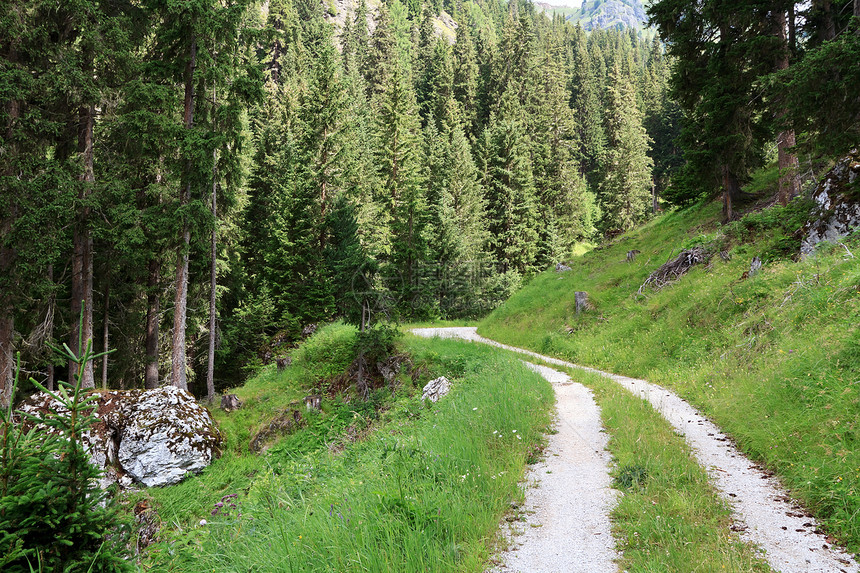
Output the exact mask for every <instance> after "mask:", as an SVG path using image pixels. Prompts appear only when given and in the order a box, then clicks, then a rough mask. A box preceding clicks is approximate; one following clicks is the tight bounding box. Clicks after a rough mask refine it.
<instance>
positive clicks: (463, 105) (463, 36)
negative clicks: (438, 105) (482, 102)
mask: <svg viewBox="0 0 860 573" xmlns="http://www.w3.org/2000/svg"><path fill="white" fill-rule="evenodd" d="M469 28H470V27H469V25H468V24H467V23H466V22H460V24H459V26H457V37H456V42H455V44H454V53H453V57H454V97H455V98H456V100H457V102H458V103H459V104H460V110H461V113H462V115H463V123H464V125H465V130H466V135H468V136H474V135H475V133H476V131H477V124H476V122H477V120H478V102H477V99H478V61H477V56H476V55H475V46H474V42H473V41H472V34H471V31H470V30H469Z"/></svg>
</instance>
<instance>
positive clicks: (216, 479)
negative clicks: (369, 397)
mask: <svg viewBox="0 0 860 573" xmlns="http://www.w3.org/2000/svg"><path fill="white" fill-rule="evenodd" d="M402 349H403V350H404V351H407V352H408V353H409V354H411V355H412V357H413V360H414V362H415V364H416V368H419V369H420V370H421V372H422V374H421V376H420V377H419V378H418V379H416V381H415V384H414V386H413V385H411V383H409V382H407V381H405V380H404V381H403V386H401V387H400V388H399V389H398V390H397V392H396V393H395V395H394V396H391V392H390V390H389V389H383V390H381V391H379V392H378V393H377V395H376V396H375V399H376V400H379V401H380V407H381V410H380V414H379V418H378V420H377V421H376V422H375V423H374V425H372V426H370V427H367V429H366V431H365V434H364V435H363V436H362V437H361V438H360V439H358V440H357V441H354V442H352V441H342V442H340V447H337V448H332V447H328V445H329V444H328V443H323V444H322V447H320V448H316V449H314V450H312V451H307V452H303V453H302V452H300V451H298V450H297V449H296V448H292V447H285V446H278V445H275V446H273V447H272V448H271V449H270V450H269V451H268V453H267V454H266V455H263V456H257V455H250V454H248V453H247V452H245V453H240V452H239V451H238V449H236V450H235V452H236V453H232V452H231V453H229V454H228V455H226V456H225V457H224V458H222V459H221V460H218V461H217V462H215V463H214V464H213V465H212V466H211V467H210V468H208V469H207V470H206V471H205V472H204V473H203V474H201V475H200V476H198V477H196V478H193V479H190V480H188V481H186V482H185V483H183V484H181V485H180V486H176V487H173V488H165V489H164V490H158V491H153V492H150V495H151V496H152V498H153V499H152V501H153V503H154V505H156V507H157V508H158V511H159V512H160V515H161V517H162V519H163V520H164V521H165V525H166V526H167V527H168V529H167V530H166V531H165V535H164V541H163V542H162V543H160V544H158V545H156V546H154V547H153V548H151V549H150V551H149V553H148V559H147V561H146V563H145V567H146V568H147V569H150V570H154V571H225V572H226V571H230V572H234V571H248V570H253V571H273V572H274V571H277V572H282V571H338V572H340V571H391V572H407V571H415V572H418V571H421V572H423V571H472V572H481V571H484V569H485V566H486V563H487V561H488V559H489V556H490V554H491V552H492V551H493V549H494V547H495V544H496V539H497V537H496V536H497V530H498V523H499V520H500V519H501V516H502V515H503V514H504V512H505V511H506V510H507V509H508V508H509V507H510V503H511V501H514V500H519V499H521V498H522V492H521V489H520V485H519V482H520V480H521V478H522V476H523V473H524V468H525V466H526V461H527V460H528V459H530V458H533V457H534V453H535V451H536V450H537V449H539V448H540V447H541V444H542V443H543V433H544V431H546V429H547V427H548V426H549V424H550V419H551V418H550V411H551V406H552V403H553V393H552V388H551V387H550V385H549V383H548V382H546V381H545V380H544V379H543V378H541V377H540V376H538V375H537V374H535V373H533V372H531V371H529V370H528V369H526V368H525V367H524V366H523V365H522V364H521V363H520V362H519V361H518V360H516V359H514V358H511V357H508V356H506V355H504V353H502V352H500V351H498V350H496V349H492V348H487V347H483V346H479V345H466V344H462V343H459V342H456V341H445V340H426V339H418V338H415V337H411V336H410V337H407V338H406V339H405V341H404V342H403V348H402ZM294 366H295V367H299V366H298V365H295V364H294ZM437 375H445V376H447V377H448V378H449V379H450V380H451V381H452V382H453V389H452V391H451V394H450V395H449V396H448V397H447V398H445V399H443V400H441V401H440V402H438V403H437V404H434V405H432V406H427V405H425V404H423V403H422V402H421V401H420V392H418V389H419V388H420V386H421V385H422V384H423V383H424V382H426V381H427V380H428V379H429V378H430V377H435V376H437ZM266 376H270V375H269V374H265V375H264V377H263V378H264V379H265V377H266ZM271 376H272V378H271V380H272V382H273V383H277V384H282V385H284V386H289V383H287V382H284V380H283V379H286V378H288V377H289V376H290V374H289V372H284V373H281V374H280V375H278V374H272V375H271ZM278 376H281V377H283V379H279V378H278ZM258 384H260V382H259V380H258V381H255V382H253V383H252V384H251V385H250V388H251V389H250V390H249V391H248V392H249V393H248V394H245V396H246V397H247V396H249V395H254V396H256V399H257V400H258V401H259V402H258V406H255V408H256V409H257V410H259V403H263V402H264V397H265V392H261V391H260V390H259V388H257V385H258ZM241 392H242V390H241V389H237V394H240V395H242V394H241ZM273 399H274V398H273ZM355 400H356V398H353V405H354V407H355V409H356V410H358V409H359V408H358V404H357V403H356V402H354V401H355ZM330 408H331V411H332V412H337V411H342V410H340V408H343V407H342V406H334V405H330ZM239 412H241V410H239ZM236 413H238V412H234V413H232V414H230V416H233V415H234V414H236ZM258 413H259V411H258ZM328 419H331V418H330V417H329V418H328ZM310 438H311V436H310V435H309V436H308V439H310ZM289 439H290V438H287V439H286V440H285V441H284V444H286V443H287V442H289ZM233 494H235V496H236V497H229V498H227V499H226V501H224V499H223V498H224V496H232V495H233ZM219 503H220V504H222V505H220V506H219V505H218V504H219ZM233 505H235V507H233ZM200 520H205V521H206V523H205V524H201V521H200Z"/></svg>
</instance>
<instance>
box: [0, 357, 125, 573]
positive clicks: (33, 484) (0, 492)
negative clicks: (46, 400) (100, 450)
mask: <svg viewBox="0 0 860 573" xmlns="http://www.w3.org/2000/svg"><path fill="white" fill-rule="evenodd" d="M63 355H64V358H67V359H69V360H72V361H73V362H74V363H75V364H77V365H78V366H79V368H78V372H77V373H76V375H75V384H67V383H65V382H60V384H59V386H60V387H59V390H58V391H56V392H48V390H47V389H46V388H44V387H43V386H42V385H41V384H39V383H38V382H36V381H35V380H32V379H31V380H30V382H31V383H32V384H34V385H35V386H36V387H37V388H39V389H40V390H42V391H43V392H48V393H49V394H51V396H52V397H53V398H54V400H56V403H57V404H58V406H57V407H56V410H55V411H51V412H45V413H40V414H37V415H30V414H23V413H21V412H18V413H17V414H14V413H13V410H12V407H11V406H10V407H9V408H7V409H5V410H4V411H2V412H0V568H2V570H3V571H5V572H7V573H18V572H33V571H38V572H53V571H63V572H76V571H87V572H88V573H89V572H103V573H108V572H111V573H112V572H122V571H130V567H129V565H128V564H127V563H126V561H125V560H123V559H122V558H121V557H120V554H119V549H120V547H119V545H120V541H121V537H122V535H121V532H120V528H119V521H118V518H117V516H116V514H115V513H114V512H113V511H112V509H111V508H110V506H109V505H107V504H106V498H105V495H106V494H105V492H104V491H102V489H101V488H100V487H99V485H98V478H99V477H100V474H101V471H100V470H99V469H98V468H96V467H95V466H93V465H91V464H90V462H89V455H88V453H87V452H86V450H85V448H84V444H83V442H82V437H83V435H84V433H85V432H86V431H87V430H88V429H89V428H90V427H91V426H92V424H93V423H94V422H95V420H96V418H95V417H94V416H93V415H92V401H93V400H94V399H95V396H94V395H92V394H88V393H86V392H84V391H83V390H82V388H81V379H82V377H83V369H84V365H85V364H86V363H87V361H88V360H94V359H96V358H98V356H93V353H92V351H91V348H90V347H89V346H88V347H87V348H86V350H85V351H84V352H83V354H80V356H77V355H76V354H75V353H73V352H72V351H71V350H70V349H69V348H68V346H65V347H64V352H63ZM18 373H20V367H19V369H18ZM17 378H18V376H17V374H16V384H17ZM16 418H17V420H16Z"/></svg>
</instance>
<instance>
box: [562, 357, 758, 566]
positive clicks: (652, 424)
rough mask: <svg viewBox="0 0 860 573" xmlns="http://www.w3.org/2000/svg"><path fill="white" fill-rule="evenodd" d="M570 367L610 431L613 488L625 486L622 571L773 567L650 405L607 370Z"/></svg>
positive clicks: (618, 524)
mask: <svg viewBox="0 0 860 573" xmlns="http://www.w3.org/2000/svg"><path fill="white" fill-rule="evenodd" d="M567 373H568V374H569V375H570V376H571V378H573V379H574V380H575V381H577V382H580V383H582V384H585V385H586V386H588V387H589V388H591V389H592V390H594V392H595V398H596V400H597V403H598V405H599V406H600V409H601V418H602V420H603V425H604V428H605V429H606V431H607V432H608V433H609V436H610V438H609V451H610V453H611V454H612V457H613V460H614V468H613V471H612V475H613V478H614V480H613V487H615V488H616V489H619V490H620V491H621V492H623V495H622V496H621V497H620V498H619V503H618V505H617V506H616V507H615V509H614V511H613V512H612V522H613V534H614V536H615V538H616V548H617V549H618V551H619V552H620V553H621V554H622V561H621V566H622V569H623V570H625V571H630V572H635V571H655V572H657V571H659V572H661V573H669V572H677V573H687V572H689V571H702V572H708V571H713V572H717V571H720V572H725V571H760V572H768V571H770V568H769V567H768V566H767V564H766V563H765V562H764V560H763V559H762V558H761V556H759V555H758V554H757V552H756V551H755V550H754V548H753V547H751V546H750V545H749V544H747V543H744V542H742V541H740V539H739V537H738V534H737V533H734V532H732V531H731V529H730V526H731V517H730V510H729V508H728V507H727V505H726V504H725V502H724V501H723V500H722V499H721V498H720V497H719V496H718V495H717V493H716V492H715V490H714V489H713V487H712V486H711V485H710V483H709V481H708V476H707V473H706V472H705V470H704V469H703V468H702V467H701V466H700V465H699V464H698V463H697V462H696V460H695V458H694V457H693V456H692V454H691V452H690V449H689V447H688V445H687V443H686V442H685V441H684V438H683V437H682V436H680V435H678V434H677V433H676V432H675V431H674V429H673V428H672V427H671V425H670V424H669V423H668V422H667V421H666V420H665V419H664V418H663V417H662V416H661V415H660V414H659V413H658V412H656V411H655V410H654V409H653V408H652V407H651V405H650V404H648V403H647V402H646V401H644V400H642V399H640V398H638V397H635V396H633V395H632V394H630V393H629V392H627V391H626V390H624V389H623V388H621V386H619V385H618V384H616V383H615V382H612V381H611V380H609V379H607V378H605V377H603V376H600V375H597V374H591V373H588V372H582V371H580V370H572V369H568V370H567Z"/></svg>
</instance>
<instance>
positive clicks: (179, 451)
mask: <svg viewBox="0 0 860 573" xmlns="http://www.w3.org/2000/svg"><path fill="white" fill-rule="evenodd" d="M92 395H93V396H94V398H95V400H94V401H93V406H94V411H93V415H94V416H95V417H96V419H97V421H96V422H95V423H94V424H93V425H92V426H91V427H90V428H89V430H87V431H86V432H85V433H84V434H83V435H82V437H81V441H82V443H83V445H84V448H85V449H86V450H87V452H88V453H89V454H90V461H91V463H92V464H93V465H95V466H96V467H98V468H99V469H101V470H103V471H104V475H103V477H102V480H101V485H102V487H107V486H109V485H110V484H112V483H114V482H118V483H119V484H120V485H123V486H129V485H131V483H132V480H134V481H137V482H139V483H142V484H144V485H147V486H159V485H170V484H174V483H178V482H180V481H182V479H183V478H184V477H185V476H186V475H187V473H188V472H191V473H197V472H200V471H201V470H202V469H203V468H205V467H206V466H208V465H209V463H211V461H212V459H213V458H214V457H215V456H216V455H217V454H218V453H219V447H220V445H221V442H222V437H221V433H220V432H219V431H218V428H217V426H216V425H215V422H214V420H213V419H212V416H211V414H210V413H209V411H208V410H207V409H206V408H204V407H203V406H200V405H199V404H197V403H196V402H195V401H194V397H193V396H191V394H189V393H188V392H185V391H184V390H180V389H178V388H176V387H173V386H165V387H163V388H156V389H154V390H128V391H97V392H93V394H92ZM64 409H65V408H64V407H63V406H62V404H60V403H59V402H57V401H56V400H54V398H52V397H51V396H50V395H49V394H45V393H39V394H36V395H34V396H31V397H30V398H28V399H27V400H26V401H25V402H24V403H23V404H22V405H21V407H20V408H19V410H21V411H22V412H25V413H28V414H32V415H50V413H51V412H56V413H63V410H64ZM25 424H26V422H25ZM44 429H46V428H44ZM46 430H47V429H46ZM47 431H50V430H47Z"/></svg>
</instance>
